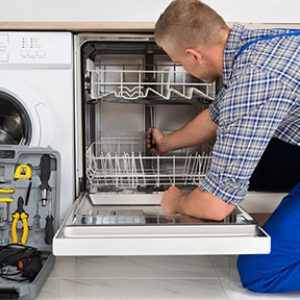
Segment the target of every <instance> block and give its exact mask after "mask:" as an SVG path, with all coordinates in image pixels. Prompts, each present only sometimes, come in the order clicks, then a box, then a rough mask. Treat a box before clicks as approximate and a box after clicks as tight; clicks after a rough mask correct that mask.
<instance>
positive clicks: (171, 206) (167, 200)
mask: <svg viewBox="0 0 300 300" xmlns="http://www.w3.org/2000/svg"><path fill="white" fill-rule="evenodd" d="M183 197H184V194H183V193H182V192H181V191H180V190H179V189H178V188H177V187H176V186H171V187H170V188H169V189H168V190H167V191H166V192H165V193H164V195H163V197H162V199H161V201H160V206H161V207H162V209H163V210H164V211H165V212H166V213H168V214H176V213H178V212H180V205H179V204H180V201H182V199H183Z"/></svg>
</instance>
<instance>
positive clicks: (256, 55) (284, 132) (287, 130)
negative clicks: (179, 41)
mask: <svg viewBox="0 0 300 300" xmlns="http://www.w3.org/2000/svg"><path fill="white" fill-rule="evenodd" d="M284 32H288V30H287V29H272V30H266V29H260V30H249V29H246V28H245V27H243V26H241V25H234V26H233V27H232V29H231V32H230V35H229V39H228V41H227V44H226V48H225V52H224V65H223V82H224V87H223V89H222V90H221V91H220V93H219V94H218V96H217V99H216V100H215V101H214V102H213V103H212V104H211V105H210V108H209V111H210V116H211V118H212V120H213V121H214V122H215V123H216V124H218V130H217V139H216V143H215V146H214V149H213V159H212V165H211V168H210V171H209V172H208V174H207V176H206V177H205V179H204V180H203V182H202V184H201V189H202V190H203V191H208V192H210V193H211V194H213V195H215V196H217V197H219V198H221V199H222V200H224V201H225V202H226V203H232V204H239V203H240V202H241V201H243V200H244V199H245V196H246V193H247V190H248V185H249V178H250V177H251V175H252V173H253V171H254V169H255V167H256V165H257V164H258V162H259V160H260V158H261V157H262V155H263V152H264V150H265V149H266V147H267V145H268V143H269V141H270V139H271V138H272V137H276V138H278V139H281V140H283V141H285V142H288V143H291V144H294V145H299V146H300V36H292V37H281V38H275V39H270V40H266V41H260V42H257V43H255V44H253V45H251V46H250V47H249V48H247V49H246V50H245V51H244V52H243V53H242V54H241V55H240V56H239V57H238V58H237V59H236V60H234V59H233V57H234V56H235V54H236V53H237V52H238V51H239V49H240V48H241V47H242V46H243V45H245V44H246V43H247V42H249V41H251V40H254V39H257V38H260V37H263V36H267V35H273V34H280V33H284ZM299 172H300V170H299Z"/></svg>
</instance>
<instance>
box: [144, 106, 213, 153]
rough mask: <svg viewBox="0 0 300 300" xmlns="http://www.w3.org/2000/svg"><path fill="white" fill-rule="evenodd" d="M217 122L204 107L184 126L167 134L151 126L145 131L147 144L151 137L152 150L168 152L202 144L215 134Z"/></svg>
mask: <svg viewBox="0 0 300 300" xmlns="http://www.w3.org/2000/svg"><path fill="white" fill-rule="evenodd" d="M216 131H217V124H216V123H214V122H213V121H212V119H211V117H210V114H209V110H208V109H205V110H203V111H202V112H201V113H199V114H198V115H197V116H196V117H195V118H194V119H192V120H191V121H190V122H188V123H187V124H186V125H185V126H184V127H182V128H181V129H179V130H176V131H174V132H173V133H171V134H169V135H164V134H162V132H161V131H160V130H159V129H157V128H151V129H149V130H148V133H147V145H148V148H150V141H151V138H152V139H153V142H154V143H155V144H156V149H155V150H154V151H156V152H158V153H164V152H169V151H172V150H176V149H181V148H186V147H192V146H195V145H199V144H202V143H204V142H206V141H208V140H209V139H212V138H214V137H215V136H216Z"/></svg>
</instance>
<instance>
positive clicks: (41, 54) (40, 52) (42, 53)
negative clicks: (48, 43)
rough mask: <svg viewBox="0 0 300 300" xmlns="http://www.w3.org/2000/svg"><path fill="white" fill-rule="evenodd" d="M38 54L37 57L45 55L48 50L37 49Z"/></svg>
mask: <svg viewBox="0 0 300 300" xmlns="http://www.w3.org/2000/svg"><path fill="white" fill-rule="evenodd" d="M36 55H37V57H44V56H45V55H46V51H44V50H39V51H36Z"/></svg>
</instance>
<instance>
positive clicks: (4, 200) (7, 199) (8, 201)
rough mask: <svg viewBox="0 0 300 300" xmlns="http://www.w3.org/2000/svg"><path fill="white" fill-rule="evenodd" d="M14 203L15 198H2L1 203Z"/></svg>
mask: <svg viewBox="0 0 300 300" xmlns="http://www.w3.org/2000/svg"><path fill="white" fill-rule="evenodd" d="M3 202H4V203H12V202H14V199H13V198H0V203H3Z"/></svg>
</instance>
